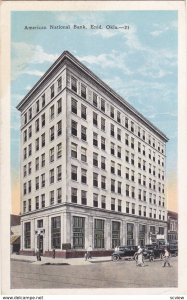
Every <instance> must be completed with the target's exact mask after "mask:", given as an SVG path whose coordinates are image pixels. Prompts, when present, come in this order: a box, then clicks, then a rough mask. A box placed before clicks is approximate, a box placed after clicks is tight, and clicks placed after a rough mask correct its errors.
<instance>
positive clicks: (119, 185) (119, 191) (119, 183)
mask: <svg viewBox="0 0 187 300" xmlns="http://www.w3.org/2000/svg"><path fill="white" fill-rule="evenodd" d="M118 194H121V182H119V181H118Z"/></svg>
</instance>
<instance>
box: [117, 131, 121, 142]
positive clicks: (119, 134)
mask: <svg viewBox="0 0 187 300" xmlns="http://www.w3.org/2000/svg"><path fill="white" fill-rule="evenodd" d="M117 139H118V141H121V129H119V128H118V129H117Z"/></svg>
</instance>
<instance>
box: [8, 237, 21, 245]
mask: <svg viewBox="0 0 187 300" xmlns="http://www.w3.org/2000/svg"><path fill="white" fill-rule="evenodd" d="M18 239H20V235H13V236H11V237H10V244H11V245H13V244H15V242H18V243H19V241H18Z"/></svg>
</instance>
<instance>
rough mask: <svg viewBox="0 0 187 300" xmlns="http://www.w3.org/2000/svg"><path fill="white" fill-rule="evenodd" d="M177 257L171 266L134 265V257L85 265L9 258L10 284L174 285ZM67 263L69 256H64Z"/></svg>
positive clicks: (17, 287)
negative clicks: (41, 263)
mask: <svg viewBox="0 0 187 300" xmlns="http://www.w3.org/2000/svg"><path fill="white" fill-rule="evenodd" d="M177 261H178V259H177V257H173V258H172V259H171V265H172V267H171V268H169V267H165V268H162V263H163V262H162V261H160V260H157V261H156V260H155V261H154V262H146V263H145V266H144V267H136V264H135V262H134V261H124V260H122V261H118V262H112V261H106V262H94V263H93V262H90V263H89V264H88V265H66V264H59V265H36V264H33V263H31V262H23V261H11V288H15V289H22V288H24V289H25V288H30V289H39V288H43V289H45V288H51V289H53V288H56V289H57V288H75V289H76V288H143V287H144V288H146V287H177V277H178V274H177ZM67 264H68V260H67Z"/></svg>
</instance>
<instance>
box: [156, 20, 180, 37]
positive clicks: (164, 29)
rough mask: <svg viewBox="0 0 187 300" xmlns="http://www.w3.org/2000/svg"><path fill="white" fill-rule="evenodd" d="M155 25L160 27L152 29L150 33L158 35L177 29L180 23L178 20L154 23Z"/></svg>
mask: <svg viewBox="0 0 187 300" xmlns="http://www.w3.org/2000/svg"><path fill="white" fill-rule="evenodd" d="M154 27H156V28H158V29H157V30H154V31H151V32H150V35H152V36H153V37H158V36H160V35H161V34H164V33H166V32H167V31H169V30H176V29H177V27H178V24H177V21H171V22H169V23H168V24H154Z"/></svg>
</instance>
